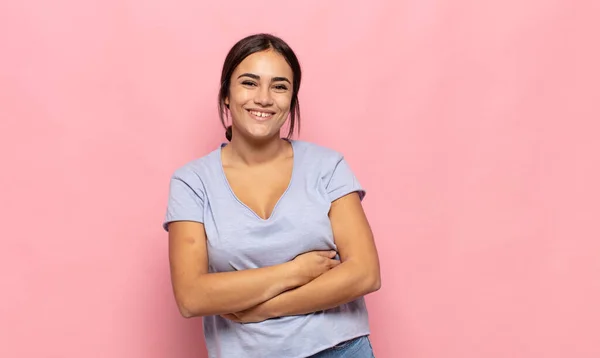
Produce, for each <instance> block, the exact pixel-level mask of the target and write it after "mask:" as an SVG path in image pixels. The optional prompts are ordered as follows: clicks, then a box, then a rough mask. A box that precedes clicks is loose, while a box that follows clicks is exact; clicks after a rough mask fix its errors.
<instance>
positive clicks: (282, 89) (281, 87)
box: [275, 85, 288, 91]
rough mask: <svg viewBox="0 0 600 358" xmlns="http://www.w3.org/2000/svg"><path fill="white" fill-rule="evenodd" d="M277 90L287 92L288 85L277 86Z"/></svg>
mask: <svg viewBox="0 0 600 358" xmlns="http://www.w3.org/2000/svg"><path fill="white" fill-rule="evenodd" d="M275 89H277V90H280V91H287V89H288V88H287V86H286V85H276V86H275Z"/></svg>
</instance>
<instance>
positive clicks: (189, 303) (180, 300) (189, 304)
mask: <svg viewBox="0 0 600 358" xmlns="http://www.w3.org/2000/svg"><path fill="white" fill-rule="evenodd" d="M175 302H176V303H177V308H178V309H179V313H180V314H181V316H182V317H183V318H194V317H201V316H203V312H202V307H199V305H198V303H197V299H194V297H192V295H190V294H186V293H183V292H178V293H175Z"/></svg>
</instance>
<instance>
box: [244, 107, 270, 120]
mask: <svg viewBox="0 0 600 358" xmlns="http://www.w3.org/2000/svg"><path fill="white" fill-rule="evenodd" d="M248 113H250V115H251V116H252V117H254V119H256V120H257V121H266V120H268V119H270V118H271V117H273V112H263V111H256V110H251V109H249V110H248Z"/></svg>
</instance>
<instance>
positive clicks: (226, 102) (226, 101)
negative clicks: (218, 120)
mask: <svg viewBox="0 0 600 358" xmlns="http://www.w3.org/2000/svg"><path fill="white" fill-rule="evenodd" d="M224 102H225V107H227V109H229V97H225V101H224Z"/></svg>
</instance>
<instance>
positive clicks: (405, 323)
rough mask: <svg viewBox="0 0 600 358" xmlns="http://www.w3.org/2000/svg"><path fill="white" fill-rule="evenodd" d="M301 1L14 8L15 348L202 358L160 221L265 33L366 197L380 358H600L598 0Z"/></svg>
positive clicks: (6, 119) (5, 44)
mask: <svg viewBox="0 0 600 358" xmlns="http://www.w3.org/2000/svg"><path fill="white" fill-rule="evenodd" d="M300 3H301V2H299V1H295V2H281V1H225V2H210V3H207V2H204V1H179V2H171V1H166V0H151V1H149V0H145V1H140V0H137V1H136V0H131V1H122V0H105V1H75V0H72V1H67V0H57V1H32V0H29V1H8V0H6V1H2V2H1V4H0V46H1V55H0V115H1V122H0V159H1V163H2V171H3V173H2V176H1V178H0V191H1V198H2V206H1V208H0V210H1V211H0V217H1V218H2V224H3V225H2V229H3V231H2V235H1V236H0V237H1V238H2V246H1V253H0V255H1V258H0V282H1V283H2V285H1V287H2V292H1V295H0V317H1V318H0V356H1V357H6V358H12V357H25V358H29V357H31V358H34V357H35V358H38V357H40V358H42V357H43V358H46V357H52V358H54V357H69V358H70V357H86V358H107V357H124V358H125V357H127V358H131V357H140V358H142V357H143V358H159V357H161V358H162V357H178V358H179V357H184V358H185V357H204V356H205V353H204V345H203V339H202V336H201V331H200V329H201V326H200V320H185V319H183V318H181V317H180V316H179V315H178V312H177V309H176V307H175V304H174V300H173V296H172V293H171V287H170V281H169V275H168V261H167V251H166V250H167V237H166V234H165V233H164V232H163V231H162V230H161V227H160V224H161V221H162V219H163V215H164V209H165V205H166V199H167V190H168V179H169V176H170V174H171V173H172V171H173V170H174V169H175V168H176V167H178V166H179V165H181V164H183V163H185V162H187V161H189V160H191V159H193V158H195V157H198V156H200V155H203V154H206V153H207V152H208V151H210V150H212V149H214V148H215V147H216V146H217V145H218V143H219V142H220V141H221V140H224V136H223V130H222V129H221V128H220V124H219V123H218V120H217V112H216V98H217V86H218V80H219V74H220V69H221V68H220V67H221V64H222V61H223V59H224V57H225V54H226V51H227V50H228V49H229V47H230V46H231V45H233V43H234V42H235V41H237V40H238V39H240V38H241V37H243V36H245V35H248V34H250V33H254V32H259V31H267V32H272V33H275V34H277V35H280V36H282V37H283V38H284V39H286V40H287V41H288V42H289V43H290V44H291V45H292V47H293V48H294V49H295V50H296V51H297V53H298V55H299V57H300V59H301V62H302V64H303V68H304V71H305V72H304V79H303V80H304V81H303V85H302V90H301V104H302V114H303V120H304V121H303V127H302V129H303V132H302V135H301V137H300V138H301V139H304V140H309V141H313V142H317V143H321V144H324V145H327V146H330V147H333V148H335V149H337V150H340V151H342V152H344V153H345V154H346V156H347V158H348V160H349V162H350V163H351V165H352V167H353V169H355V171H356V173H357V174H358V176H359V178H360V180H361V182H362V183H363V185H364V186H365V187H366V188H367V189H368V190H369V194H368V196H367V199H366V200H365V202H364V205H365V208H366V210H367V213H368V215H369V217H370V220H371V223H372V225H373V229H374V231H375V234H376V237H377V244H378V248H379V251H380V255H381V264H382V276H383V288H382V289H381V290H380V291H379V292H377V293H376V294H373V295H371V296H369V298H368V304H369V307H370V311H371V317H372V327H373V335H372V341H373V346H374V348H375V351H376V355H377V357H379V358H382V357H383V358H395V357H403V358H417V357H419V358H439V357H446V358H459V357H460V358H481V357H487V358H496V357H497V358H500V357H536V358H537V357H544V358H559V357H560V358H564V357H577V358H588V357H589V358H592V357H599V356H600V339H599V334H600V333H599V332H600V229H599V226H598V225H599V224H598V223H599V221H600V206H599V204H598V203H599V201H600V190H599V189H598V183H600V159H599V158H600V144H599V134H600V125H599V124H598V123H599V119H600V109H599V108H600V95H599V93H600V89H599V87H598V86H599V83H600V71H599V64H600V51H599V49H598V48H599V45H598V43H599V40H598V37H599V34H600V25H598V24H599V22H598V17H599V16H600V11H599V10H600V5H598V2H597V1H593V0H589V1H569V0H563V1H558V0H544V1H516V0H513V1H502V2H501V1H480V2H477V1H466V0H463V1H459V0H439V1H422V0H419V1H417V0H411V1H409V0H404V1H392V0H389V1H368V2H356V3H355V4H353V5H350V4H349V2H348V1H341V0H340V1H317V0H311V1H304V2H303V4H302V5H300ZM574 3H577V5H574ZM284 4H285V6H284ZM367 4H368V5H367ZM286 6H287V8H286Z"/></svg>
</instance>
